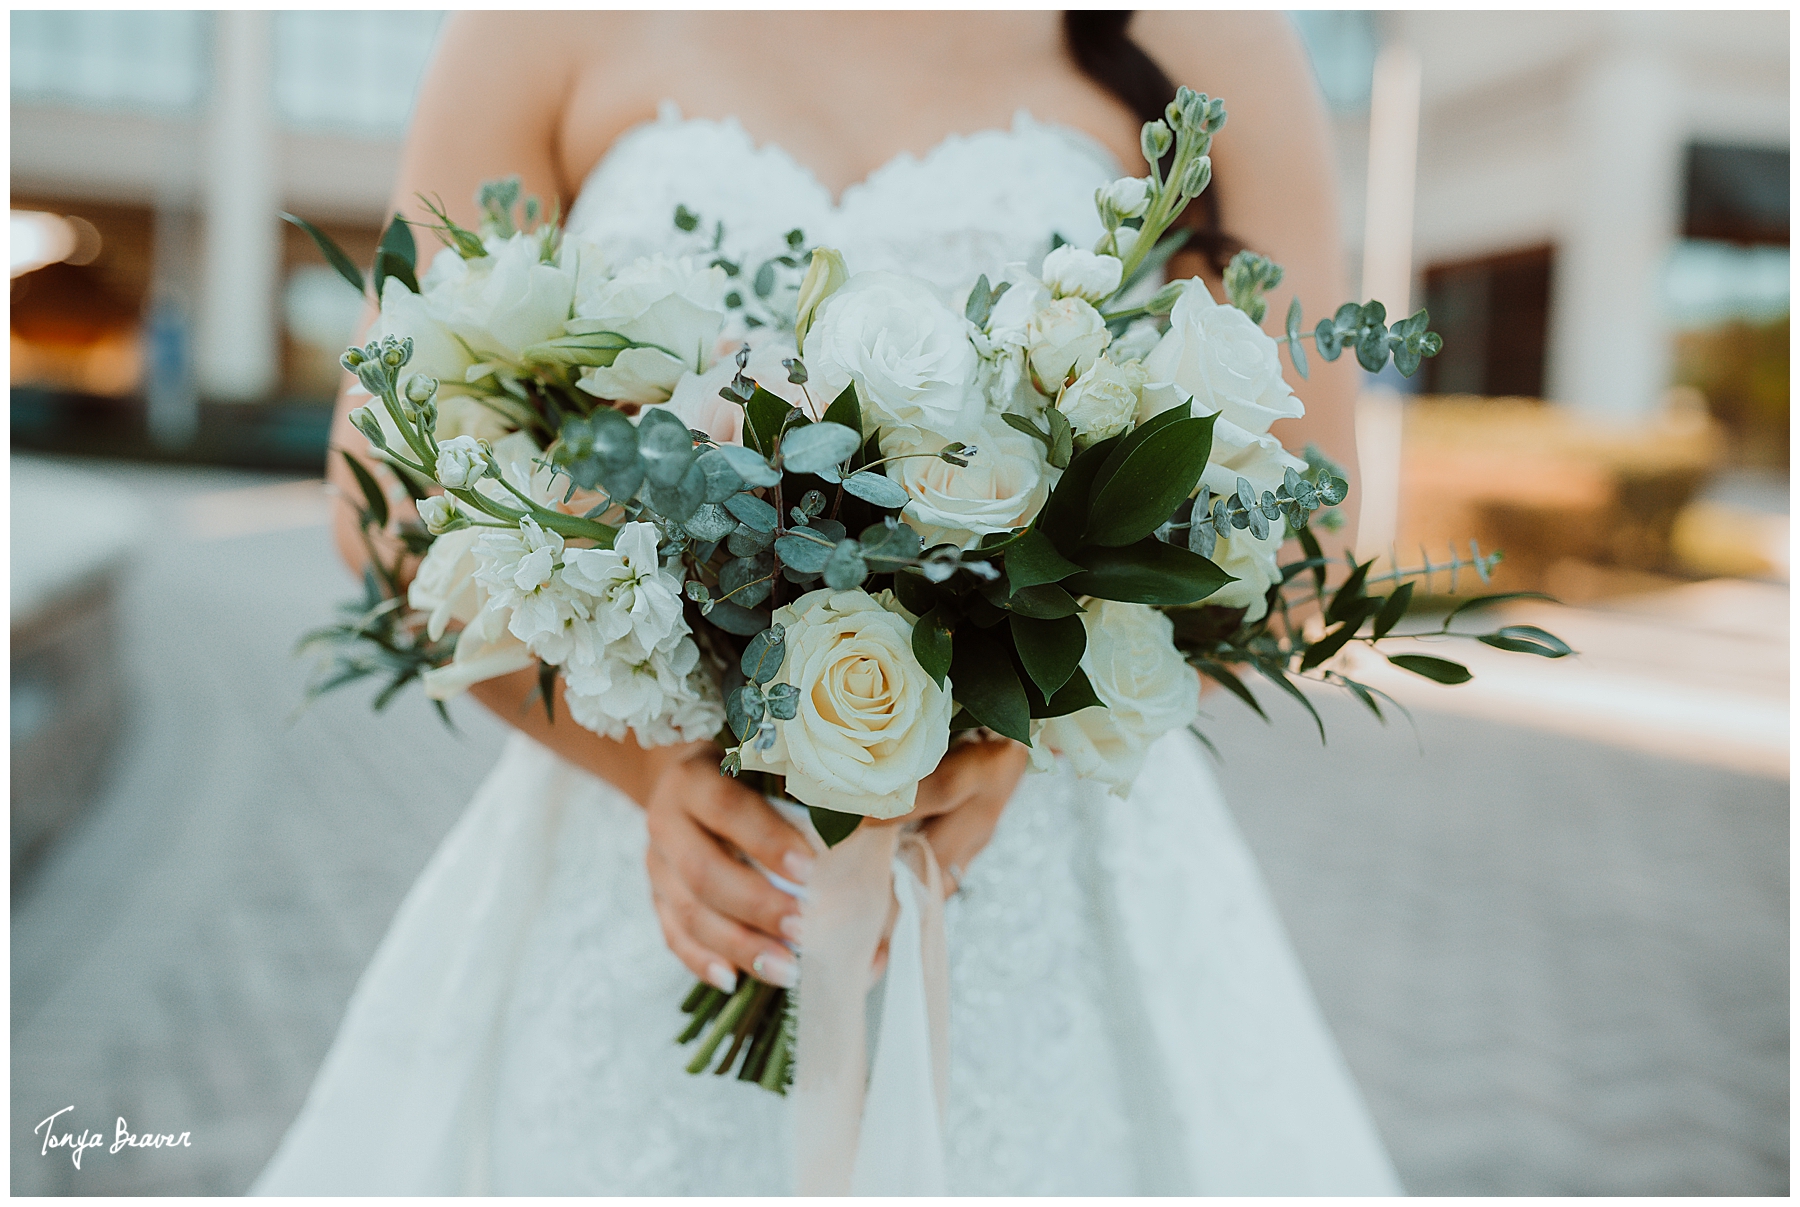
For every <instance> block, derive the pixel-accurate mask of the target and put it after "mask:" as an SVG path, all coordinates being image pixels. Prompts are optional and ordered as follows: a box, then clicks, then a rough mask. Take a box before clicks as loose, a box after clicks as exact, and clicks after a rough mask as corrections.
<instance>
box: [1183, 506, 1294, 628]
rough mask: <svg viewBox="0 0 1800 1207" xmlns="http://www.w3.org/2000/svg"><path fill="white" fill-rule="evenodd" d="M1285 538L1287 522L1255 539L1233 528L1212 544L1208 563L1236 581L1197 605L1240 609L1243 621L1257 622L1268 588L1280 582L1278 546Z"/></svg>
mask: <svg viewBox="0 0 1800 1207" xmlns="http://www.w3.org/2000/svg"><path fill="white" fill-rule="evenodd" d="M1286 536H1287V521H1285V520H1276V521H1274V522H1273V523H1271V524H1270V525H1269V535H1268V537H1267V538H1266V539H1264V540H1260V541H1259V540H1257V539H1256V537H1255V536H1253V535H1252V534H1251V532H1250V530H1249V529H1248V528H1233V529H1232V530H1231V535H1230V536H1228V537H1224V538H1222V539H1220V540H1218V541H1216V542H1215V543H1214V545H1213V551H1212V561H1213V564H1214V565H1216V566H1218V568H1219V569H1221V570H1223V571H1225V573H1227V574H1229V575H1231V576H1232V577H1234V578H1236V579H1237V581H1236V582H1234V583H1226V584H1225V585H1224V586H1223V587H1220V588H1219V589H1218V590H1217V591H1214V592H1213V593H1212V594H1211V595H1208V596H1207V597H1206V598H1205V599H1203V600H1201V601H1200V602H1201V603H1203V604H1206V605H1207V606H1208V607H1215V606H1216V607H1221V608H1244V609H1246V610H1245V612H1244V619H1245V620H1246V621H1257V620H1261V619H1262V618H1263V616H1264V615H1265V614H1266V613H1267V612H1268V610H1269V605H1268V602H1267V598H1268V594H1269V588H1270V587H1272V586H1274V585H1275V584H1276V583H1278V582H1280V581H1281V543H1282V541H1283V540H1284V539H1286Z"/></svg>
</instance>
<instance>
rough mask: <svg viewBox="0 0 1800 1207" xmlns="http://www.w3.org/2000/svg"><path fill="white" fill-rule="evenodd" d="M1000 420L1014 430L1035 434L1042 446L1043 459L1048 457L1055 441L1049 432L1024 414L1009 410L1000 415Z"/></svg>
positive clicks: (1030, 434) (1028, 434) (1029, 434)
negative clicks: (1016, 413)
mask: <svg viewBox="0 0 1800 1207" xmlns="http://www.w3.org/2000/svg"><path fill="white" fill-rule="evenodd" d="M1000 421H1001V422H1002V423H1004V424H1006V426H1007V427H1009V428H1012V429H1014V430H1015V431H1020V432H1024V433H1025V434H1026V435H1027V436H1035V437H1036V438H1037V440H1038V442H1039V443H1040V444H1042V445H1043V446H1044V457H1045V459H1046V460H1048V459H1049V456H1050V450H1051V449H1052V448H1054V447H1055V446H1056V441H1055V439H1054V438H1053V437H1052V436H1051V435H1050V434H1049V433H1047V432H1046V431H1044V429H1043V428H1041V427H1039V426H1038V425H1037V424H1035V423H1033V422H1031V420H1029V419H1027V418H1025V416H1023V415H1015V414H1013V413H1012V412H1011V411H1008V412H1007V413H1006V414H1004V415H1002V416H1000Z"/></svg>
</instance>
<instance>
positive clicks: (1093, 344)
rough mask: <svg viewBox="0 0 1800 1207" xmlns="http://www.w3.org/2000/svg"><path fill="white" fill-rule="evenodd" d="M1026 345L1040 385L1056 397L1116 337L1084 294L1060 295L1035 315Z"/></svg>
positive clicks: (1028, 330) (1030, 324)
mask: <svg viewBox="0 0 1800 1207" xmlns="http://www.w3.org/2000/svg"><path fill="white" fill-rule="evenodd" d="M1025 338H1026V346H1027V348H1029V349H1030V354H1031V371H1032V373H1033V374H1035V375H1036V377H1037V386H1038V388H1039V389H1040V390H1042V391H1043V392H1044V393H1046V394H1049V395H1050V396H1051V397H1055V396H1056V394H1058V393H1059V392H1060V391H1061V390H1062V388H1063V385H1064V384H1065V383H1066V382H1068V380H1069V379H1070V378H1071V377H1076V376H1079V375H1080V374H1082V373H1085V372H1087V369H1088V366H1089V365H1091V364H1093V363H1094V358H1095V357H1096V356H1099V355H1100V353H1102V352H1104V351H1105V350H1106V345H1107V344H1108V343H1110V342H1111V341H1112V336H1111V335H1110V334H1108V333H1107V330H1106V320H1105V319H1103V318H1101V317H1100V312H1099V311H1098V310H1095V309H1094V308H1093V307H1092V306H1090V305H1088V304H1087V303H1086V302H1085V301H1083V300H1082V299H1080V298H1057V299H1056V300H1055V301H1053V302H1051V303H1050V304H1049V305H1047V306H1044V307H1042V308H1041V309H1039V310H1038V311H1037V312H1036V313H1034V314H1033V315H1032V316H1031V322H1030V323H1029V324H1028V325H1027V326H1026V331H1025Z"/></svg>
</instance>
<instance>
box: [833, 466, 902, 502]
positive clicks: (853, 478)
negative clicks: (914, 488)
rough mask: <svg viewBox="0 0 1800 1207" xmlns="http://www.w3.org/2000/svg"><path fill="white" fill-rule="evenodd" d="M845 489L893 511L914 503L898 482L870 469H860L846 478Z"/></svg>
mask: <svg viewBox="0 0 1800 1207" xmlns="http://www.w3.org/2000/svg"><path fill="white" fill-rule="evenodd" d="M844 489H845V490H847V491H849V492H850V493H851V494H853V495H855V496H856V497H857V498H859V499H863V500H865V501H867V502H870V503H873V504H875V506H877V507H886V508H889V509H891V510H899V509H900V508H903V507H905V506H906V505H907V504H908V503H910V502H911V501H912V498H911V496H910V495H908V494H907V493H906V491H904V490H902V489H901V488H900V484H899V483H898V482H895V481H894V480H893V479H892V478H890V477H888V476H887V475H886V474H878V473H876V472H875V471H873V470H868V469H859V470H857V471H856V472H855V473H853V474H851V475H850V476H849V477H847V478H845V479H844Z"/></svg>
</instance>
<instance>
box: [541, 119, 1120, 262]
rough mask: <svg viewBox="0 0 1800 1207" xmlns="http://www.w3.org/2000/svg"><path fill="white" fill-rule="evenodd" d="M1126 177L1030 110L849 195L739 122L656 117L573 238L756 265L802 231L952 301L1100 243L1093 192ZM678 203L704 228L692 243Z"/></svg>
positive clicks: (620, 250) (619, 155) (577, 217)
mask: <svg viewBox="0 0 1800 1207" xmlns="http://www.w3.org/2000/svg"><path fill="white" fill-rule="evenodd" d="M1120 174H1121V169H1120V168H1119V165H1118V164H1117V162H1116V161H1115V160H1114V159H1113V157H1112V156H1111V154H1110V153H1109V152H1108V151H1107V150H1106V149H1105V148H1104V147H1102V146H1101V145H1100V144H1099V143H1098V142H1096V141H1094V140H1093V139H1092V138H1090V137H1089V136H1088V135H1086V134H1083V133H1081V132H1079V131H1076V130H1072V129H1069V128H1067V127H1064V126H1058V125H1052V124H1048V123H1045V122H1040V121H1037V120H1036V119H1035V118H1033V117H1032V116H1031V115H1030V114H1029V113H1026V112H1025V111H1024V110H1020V111H1019V113H1018V114H1017V116H1015V117H1014V119H1013V124H1012V126H1011V127H1010V128H1009V129H1005V130H982V131H979V132H977V133H974V134H967V135H963V134H952V135H950V136H949V137H947V138H945V139H944V140H943V141H942V142H940V143H938V144H937V146H935V147H933V148H932V149H931V150H930V151H928V152H926V153H925V155H924V156H923V157H916V156H913V155H911V154H907V153H902V154H900V155H898V156H896V157H894V158H893V159H891V160H889V161H888V162H887V163H886V164H884V165H882V166H881V167H880V168H877V169H876V170H875V171H874V172H873V173H871V174H870V175H869V176H868V177H867V178H866V179H864V180H862V181H859V182H858V183H856V184H853V185H851V186H850V187H849V188H848V189H846V190H845V191H844V195H843V197H842V198H840V199H838V200H836V201H834V200H833V199H832V197H831V193H830V190H828V189H827V188H826V187H825V186H824V185H823V184H821V183H820V182H819V179H818V178H817V177H816V176H814V175H813V173H812V172H811V171H810V170H808V169H807V168H806V167H805V166H804V165H803V164H801V163H799V162H798V161H796V160H795V159H794V157H793V156H791V155H789V154H788V153H787V152H786V151H785V150H783V149H782V148H781V147H779V146H776V145H768V146H760V147H759V146H757V145H756V143H755V142H754V140H752V139H751V137H750V135H749V134H748V132H746V131H745V129H744V128H743V126H741V125H740V124H738V122H737V121H736V120H735V119H732V118H726V119H725V120H723V121H712V120H709V119H704V118H683V117H682V116H681V115H680V112H679V111H678V110H677V109H676V108H675V106H674V105H673V104H670V103H667V102H665V103H664V104H663V106H662V107H661V110H660V112H659V116H658V117H657V118H656V120H654V121H650V122H646V123H644V124H643V125H640V126H637V127H635V128H633V129H631V130H629V131H627V132H626V133H625V134H624V135H622V136H621V137H620V138H619V139H618V140H617V141H616V142H615V143H614V144H613V146H612V149H611V150H610V151H608V152H607V154H606V155H605V157H603V158H602V159H601V161H600V163H599V164H598V165H596V166H595V168H594V171H593V172H592V173H591V174H590V175H589V177H588V179H587V182H586V184H585V185H584V186H583V187H582V190H581V196H580V198H579V199H578V200H577V201H576V203H575V207H574V209H573V210H571V211H570V214H569V222H568V230H569V231H570V233H571V234H573V235H576V236H578V237H580V238H583V239H587V240H589V241H592V242H593V243H596V244H598V245H599V246H600V248H601V249H602V250H603V251H604V252H605V253H606V255H607V256H608V257H609V258H611V259H613V260H615V262H624V261H626V260H630V259H633V258H636V257H638V256H643V255H648V254H650V253H653V252H658V251H682V250H687V249H688V247H689V246H691V245H695V244H698V243H699V241H701V240H704V241H705V244H706V245H707V246H710V242H711V235H712V232H713V230H714V228H715V224H718V223H722V224H723V227H724V237H723V244H722V249H723V250H724V251H725V253H726V254H728V255H730V256H732V257H734V258H745V259H754V257H755V256H756V255H758V254H764V253H765V249H769V250H776V249H779V248H780V247H781V246H782V245H783V240H784V236H785V235H786V233H787V232H788V231H790V230H793V229H795V228H799V229H800V230H801V231H802V232H803V233H804V235H805V240H806V243H807V244H808V245H825V246H830V247H836V248H837V249H839V250H840V251H842V252H843V253H844V255H845V258H846V259H847V261H848V262H849V265H850V268H851V271H853V272H859V271H863V270H867V269H885V270H890V271H904V272H908V273H912V274H913V275H915V276H919V277H922V278H924V279H925V280H927V281H929V282H932V283H933V284H935V285H937V286H938V287H939V288H941V289H944V290H946V291H952V290H955V289H958V288H966V287H967V286H968V285H969V284H970V282H972V281H973V280H974V279H975V276H976V274H978V273H986V274H987V275H988V276H989V278H990V279H998V278H999V276H1000V273H1001V271H1002V270H1003V269H1004V268H1005V267H1006V265H1008V264H1012V263H1024V264H1025V265H1026V266H1027V267H1028V268H1031V269H1034V270H1035V268H1036V267H1037V264H1038V262H1039V261H1041V260H1042V259H1043V257H1044V254H1045V253H1046V252H1047V251H1048V250H1049V248H1050V241H1051V237H1052V236H1053V235H1060V236H1062V237H1063V238H1064V239H1066V240H1068V241H1069V242H1071V243H1077V244H1082V245H1090V244H1092V243H1093V242H1094V241H1095V240H1096V239H1098V238H1099V237H1100V235H1101V233H1102V231H1101V227H1100V220H1099V217H1098V216H1097V215H1096V213H1095V211H1094V190H1095V189H1096V188H1098V187H1099V186H1100V185H1103V184H1105V183H1107V182H1108V181H1110V180H1112V179H1114V178H1115V177H1117V176H1119V175H1120ZM677 206H686V207H687V209H688V210H689V211H691V212H692V213H694V214H696V215H698V216H699V218H700V226H699V228H698V230H697V231H696V232H695V234H693V235H684V234H683V232H681V231H679V230H678V229H677V228H676V226H675V224H674V214H675V211H676V207H677Z"/></svg>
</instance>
